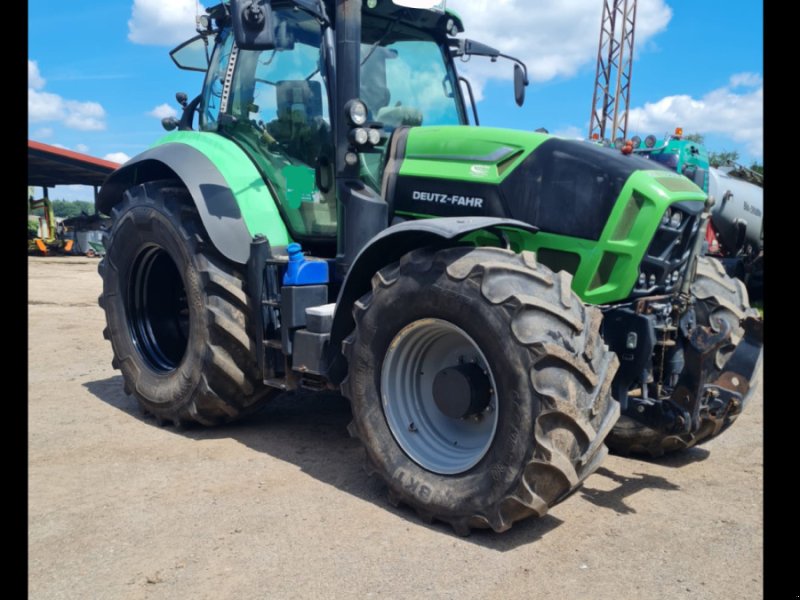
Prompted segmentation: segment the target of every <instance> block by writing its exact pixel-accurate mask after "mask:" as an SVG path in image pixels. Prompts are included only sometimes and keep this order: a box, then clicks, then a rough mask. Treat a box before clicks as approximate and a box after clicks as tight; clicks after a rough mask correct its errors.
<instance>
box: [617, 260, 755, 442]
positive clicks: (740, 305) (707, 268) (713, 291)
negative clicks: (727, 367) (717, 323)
mask: <svg viewBox="0 0 800 600" xmlns="http://www.w3.org/2000/svg"><path fill="white" fill-rule="evenodd" d="M691 294H692V296H693V297H694V300H695V314H696V316H697V324H698V325H701V326H708V325H710V324H711V322H712V319H723V320H725V321H726V322H727V323H728V324H729V325H730V327H731V343H730V344H727V345H726V346H723V347H722V348H720V349H719V350H718V351H717V356H716V357H715V362H716V364H717V367H718V368H719V369H721V368H722V367H723V366H724V364H725V363H726V362H727V360H728V358H730V355H731V354H733V352H734V350H736V346H737V345H738V344H739V341H740V340H741V339H742V335H743V333H744V331H743V329H742V327H741V325H740V321H741V320H742V319H744V318H745V317H749V316H755V315H756V314H757V313H756V312H755V310H754V309H752V308H751V307H750V301H749V298H748V295H747V288H746V287H745V285H744V283H742V281H741V280H739V279H736V278H733V277H730V276H729V275H728V274H727V272H726V271H725V267H723V266H722V263H720V262H719V261H718V260H717V259H715V258H711V257H710V256H701V257H700V258H699V260H698V263H697V275H696V276H695V280H694V282H692V287H691ZM750 383H751V387H752V386H753V385H755V381H752V382H750ZM743 408H744V406H741V407H739V408H738V410H736V411H735V412H729V413H728V414H726V415H725V417H724V420H722V422H719V421H717V420H716V419H714V418H711V417H710V416H708V415H704V416H702V418H701V422H700V427H699V428H698V430H697V431H694V432H690V433H684V434H679V435H676V434H666V433H663V432H660V431H657V430H655V429H651V428H650V427H647V426H646V425H643V424H642V423H639V422H638V421H636V420H635V419H632V418H630V417H628V416H625V415H623V416H622V417H620V419H619V421H618V422H617V424H616V426H615V427H614V429H613V430H612V432H611V435H609V436H608V439H607V440H606V443H607V444H608V447H609V448H611V449H612V450H613V451H614V452H616V453H618V454H623V455H628V454H645V455H649V456H651V457H654V458H656V457H659V456H662V455H664V454H667V453H670V452H675V451H678V450H685V449H687V448H691V447H692V446H696V445H698V444H702V443H704V442H707V441H708V440H710V439H712V438H714V437H716V436H718V435H720V434H721V433H722V432H723V431H725V430H726V429H728V427H730V426H731V425H732V424H733V422H734V421H735V420H736V418H737V417H738V416H739V415H740V414H741V411H742V409H743ZM701 415H703V413H701Z"/></svg>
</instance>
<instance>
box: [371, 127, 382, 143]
mask: <svg viewBox="0 0 800 600" xmlns="http://www.w3.org/2000/svg"><path fill="white" fill-rule="evenodd" d="M368 133H369V143H370V144H372V145H373V146H377V145H378V144H380V143H381V132H380V131H379V130H378V129H370V130H369V132H368Z"/></svg>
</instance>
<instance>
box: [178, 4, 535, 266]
mask: <svg viewBox="0 0 800 600" xmlns="http://www.w3.org/2000/svg"><path fill="white" fill-rule="evenodd" d="M235 4H236V5H237V6H244V5H247V6H253V7H255V9H257V10H258V11H261V13H259V14H262V13H263V15H264V20H263V23H262V24H261V25H259V26H258V27H257V29H258V32H257V33H258V36H256V35H255V33H254V32H255V29H254V27H256V26H254V25H251V24H249V22H248V21H247V20H246V19H245V21H242V20H241V19H238V20H237V19H236V18H235V13H236V10H237V9H236V8H231V6H230V5H228V4H227V3H223V4H220V5H218V6H216V7H214V8H211V9H209V11H208V15H207V16H204V17H202V18H201V20H200V22H199V27H198V32H199V34H198V35H197V36H196V37H195V38H193V39H192V40H189V41H188V42H185V43H184V44H181V45H180V46H178V48H176V49H175V50H173V51H172V53H171V56H172V58H173V60H174V62H175V63H176V64H177V65H178V66H179V67H180V68H183V69H190V70H203V71H206V72H207V75H206V78H205V82H204V85H203V91H202V93H201V95H200V96H199V97H198V98H197V99H196V101H195V102H193V103H186V104H185V112H187V111H188V112H189V113H190V114H188V116H187V115H184V118H183V119H182V120H181V122H180V123H178V122H177V121H176V120H174V119H166V120H165V122H164V125H165V127H166V128H168V129H175V128H180V129H191V127H192V121H193V114H194V112H195V111H196V112H198V113H199V119H198V121H199V122H198V124H197V127H198V129H199V130H200V131H201V132H215V133H218V134H221V135H223V136H225V137H227V138H229V139H232V140H233V141H234V142H235V143H236V144H238V145H239V146H240V147H241V148H242V149H243V150H244V151H245V152H246V153H247V155H248V156H249V157H250V159H251V160H252V161H253V162H254V163H255V164H256V165H257V167H258V170H259V172H260V174H261V175H262V177H263V179H264V181H266V182H268V183H269V186H270V188H271V189H270V192H271V193H272V195H273V196H274V198H275V200H276V202H277V204H278V207H279V210H280V213H281V216H282V217H283V220H284V221H285V222H286V224H287V226H288V228H289V230H290V234H291V236H292V238H293V239H294V240H297V241H299V242H301V243H303V244H304V245H305V246H306V247H310V248H313V250H314V252H315V253H316V254H317V255H320V256H329V257H332V256H335V255H336V243H337V233H338V232H339V230H340V229H341V228H340V227H339V225H340V223H339V220H340V217H341V214H340V213H341V211H340V210H339V208H338V203H339V201H340V199H341V196H342V190H341V189H339V188H338V187H337V186H336V185H335V184H334V183H335V180H336V176H337V170H339V171H341V168H342V167H344V168H345V169H346V170H349V171H350V173H349V176H350V179H351V180H354V181H358V182H359V184H360V185H363V186H364V189H365V194H366V195H367V196H369V197H370V200H371V201H372V204H373V205H374V204H375V200H376V198H377V197H378V196H380V195H381V193H382V192H383V191H385V190H383V188H384V187H385V181H384V179H385V177H384V175H385V171H386V167H387V164H388V163H389V162H390V160H389V156H390V154H391V151H390V150H391V149H392V148H394V149H395V150H396V149H397V146H396V144H395V145H393V144H392V143H391V140H392V135H393V133H394V132H395V131H396V130H398V129H403V128H407V127H416V126H420V125H425V126H449V125H469V117H468V115H467V104H466V102H465V98H464V96H463V95H462V90H461V87H460V84H459V76H458V74H457V72H456V68H455V65H454V62H453V59H454V57H455V56H465V55H481V56H489V57H493V58H496V57H498V56H502V55H501V54H500V53H499V52H498V51H496V50H494V49H492V48H489V47H488V46H485V45H482V44H478V43H476V42H470V41H468V40H462V41H461V42H459V41H457V40H455V39H453V36H455V35H457V34H458V33H460V32H462V31H463V25H462V24H461V20H460V18H459V17H458V15H456V14H455V13H453V12H452V11H447V10H446V9H445V8H444V3H443V2H442V3H428V4H431V5H432V6H431V7H430V8H413V7H411V6H406V4H408V5H420V4H424V3H420V2H408V1H406V2H402V1H398V2H392V1H389V0H382V1H379V2H373V1H369V2H365V3H363V6H362V8H361V18H360V19H359V22H360V28H361V29H360V35H359V37H360V44H359V48H358V52H357V53H353V52H352V49H351V51H350V54H352V55H353V56H357V57H358V58H357V59H356V60H357V63H358V64H357V65H356V67H357V68H355V67H354V69H353V72H352V73H351V72H348V70H347V68H346V67H344V65H341V66H340V67H339V68H338V69H337V67H336V58H335V57H336V52H337V47H336V42H335V40H334V35H333V31H334V28H335V10H334V6H333V2H319V3H312V2H272V3H267V2H260V3H254V4H248V3H247V2H245V3H235ZM255 9H254V10H255ZM242 10H250V9H249V8H246V9H240V12H241V11H242ZM248 14H249V13H248ZM237 26H238V30H239V38H240V39H239V42H238V43H236V41H235V40H236V38H237V33H236V32H237ZM267 29H268V30H269V33H265V32H266V31H267ZM248 36H249V37H248ZM259 36H260V37H259ZM251 38H252V39H251ZM466 42H468V45H467V44H466ZM204 60H205V63H206V64H203V61H204ZM512 60H515V59H512ZM351 62H352V61H351ZM517 62H518V61H517ZM520 64H521V63H520ZM523 66H524V65H523ZM516 69H517V70H518V71H519V75H518V81H517V87H518V88H522V89H523V92H520V91H519V90H517V96H518V99H519V101H520V103H521V102H522V96H524V85H526V83H527V75H526V71H524V70H523V68H522V67H519V66H517V67H516ZM354 83H357V90H358V93H357V94H352V98H348V102H349V101H350V100H351V99H352V100H353V102H352V103H351V105H350V106H341V107H340V110H339V111H338V112H339V113H341V112H344V113H345V114H344V115H343V117H344V118H340V119H338V120H337V119H336V118H335V115H336V114H337V113H336V111H334V110H332V107H334V106H335V105H336V103H337V97H336V88H337V85H338V86H339V87H345V85H350V86H351V87H352V85H353V84H354ZM470 99H471V95H470ZM340 104H347V103H346V102H344V103H341V102H340ZM472 108H473V111H474V103H473V105H472ZM341 109H346V110H341ZM473 114H474V120H476V119H477V112H476V111H474V112H473ZM337 121H338V122H337ZM337 127H338V129H337ZM337 133H338V135H339V137H340V138H342V139H339V140H338V141H339V143H338V144H337ZM337 147H338V148H339V150H338V152H339V153H340V154H341V155H342V156H340V159H339V160H340V163H344V164H340V167H339V168H338V169H337V158H336V157H337ZM339 175H341V173H339ZM351 187H352V186H351ZM357 203H358V202H357ZM373 212H375V211H373ZM388 216H389V218H390V217H391V215H388ZM373 221H376V224H375V225H373V226H372V229H374V230H375V231H373V232H372V233H373V234H374V233H377V232H378V231H380V230H381V229H383V228H384V227H385V226H386V224H387V223H386V221H384V220H383V218H381V217H379V218H377V219H373ZM377 221H380V223H379V224H378V223H377ZM359 228H360V229H361V228H363V225H362V226H361V227H359ZM350 229H351V230H352V229H353V228H352V227H351V228H350ZM357 233H358V232H352V231H351V235H350V237H353V235H354V234H356V237H359V238H360V237H362V236H359V235H357ZM345 237H347V236H346V235H345ZM362 241H363V240H362ZM350 245H351V246H352V247H353V248H355V247H356V246H358V245H359V244H358V243H351V244H350ZM340 250H341V249H340ZM352 252H353V250H351V251H350V254H352ZM345 254H347V252H345ZM351 258H352V257H351Z"/></svg>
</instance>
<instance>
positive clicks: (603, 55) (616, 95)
mask: <svg viewBox="0 0 800 600" xmlns="http://www.w3.org/2000/svg"><path fill="white" fill-rule="evenodd" d="M636 2H637V0H603V19H602V22H601V24H600V44H599V46H598V49H597V72H596V74H595V83H594V95H593V97H592V116H591V120H590V121H589V138H590V139H591V138H592V137H593V136H594V135H595V134H597V136H598V137H599V139H601V140H603V139H608V140H609V141H610V142H613V141H614V140H616V139H618V138H622V139H623V140H624V139H626V134H627V132H628V109H629V105H630V99H631V70H632V68H633V34H634V30H635V28H636V27H635V26H636Z"/></svg>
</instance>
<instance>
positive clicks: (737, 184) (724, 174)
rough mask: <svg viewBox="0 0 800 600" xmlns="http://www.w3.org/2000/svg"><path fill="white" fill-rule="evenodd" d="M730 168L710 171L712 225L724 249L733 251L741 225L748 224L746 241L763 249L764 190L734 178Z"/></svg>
mask: <svg viewBox="0 0 800 600" xmlns="http://www.w3.org/2000/svg"><path fill="white" fill-rule="evenodd" d="M728 171H730V168H723V169H717V168H714V167H711V168H710V169H709V175H708V193H709V195H710V196H713V197H714V199H715V200H716V203H715V204H714V208H712V209H711V221H712V222H713V223H714V227H715V228H716V230H717V232H718V233H719V239H720V241H721V242H722V244H723V246H725V247H727V248H733V247H734V246H735V245H736V241H737V237H738V226H737V223H738V222H744V223H746V224H747V234H746V241H747V243H749V244H750V245H752V246H753V247H754V248H759V249H760V248H762V247H763V245H764V230H763V222H764V188H762V187H759V186H757V185H754V184H752V183H748V182H747V181H744V180H742V179H738V178H736V177H731V176H730V175H729V174H728Z"/></svg>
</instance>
